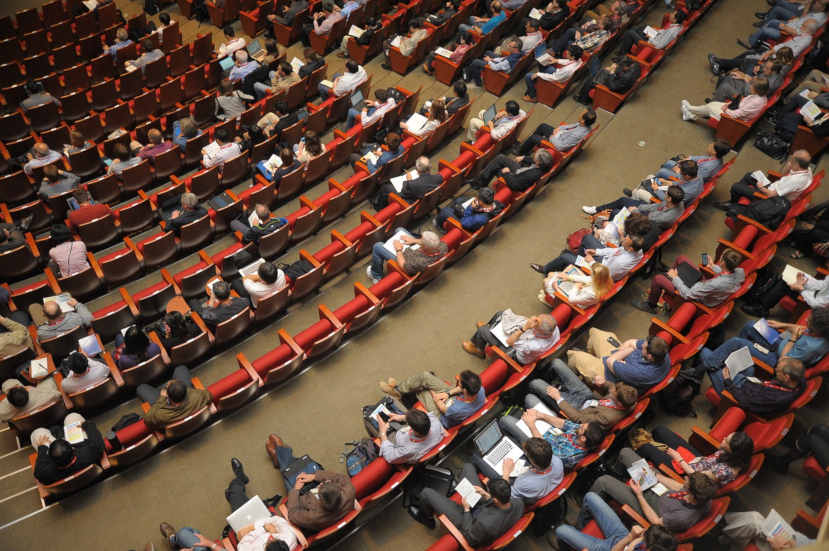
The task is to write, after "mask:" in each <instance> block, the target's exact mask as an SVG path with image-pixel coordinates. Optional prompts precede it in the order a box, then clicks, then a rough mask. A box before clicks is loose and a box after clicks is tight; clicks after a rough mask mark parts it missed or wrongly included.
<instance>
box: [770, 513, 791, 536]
mask: <svg viewBox="0 0 829 551" xmlns="http://www.w3.org/2000/svg"><path fill="white" fill-rule="evenodd" d="M763 534H765V535H766V537H769V538H772V537H774V536H777V535H780V534H783V536H784V537H785V538H787V539H792V538H794V529H793V528H792V527H791V525H790V524H789V523H788V522H786V521H785V520H783V517H781V516H780V513H778V512H777V511H775V510H774V509H772V510H771V511H769V514H768V516H767V517H766V519H765V520H764V521H763Z"/></svg>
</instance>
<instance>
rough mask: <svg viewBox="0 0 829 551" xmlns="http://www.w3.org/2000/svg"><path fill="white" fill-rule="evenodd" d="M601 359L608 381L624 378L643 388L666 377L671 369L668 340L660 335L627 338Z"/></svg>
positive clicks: (622, 379) (624, 380)
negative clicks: (617, 347) (637, 338)
mask: <svg viewBox="0 0 829 551" xmlns="http://www.w3.org/2000/svg"><path fill="white" fill-rule="evenodd" d="M602 362H604V365H605V376H604V378H605V380H606V381H607V382H609V383H617V382H619V381H622V382H625V383H628V384H629V385H631V386H635V387H637V388H639V389H640V390H641V389H646V388H648V387H651V386H653V385H655V384H656V383H658V382H659V381H661V380H662V379H664V378H665V375H667V374H668V371H669V370H670V369H671V358H670V357H669V355H668V343H666V342H665V341H664V340H662V339H661V338H660V337H648V338H647V339H639V340H634V339H631V340H628V341H626V342H624V343H622V346H621V347H620V348H619V349H617V350H615V351H613V352H612V353H611V354H610V355H608V356H605V357H604V358H602Z"/></svg>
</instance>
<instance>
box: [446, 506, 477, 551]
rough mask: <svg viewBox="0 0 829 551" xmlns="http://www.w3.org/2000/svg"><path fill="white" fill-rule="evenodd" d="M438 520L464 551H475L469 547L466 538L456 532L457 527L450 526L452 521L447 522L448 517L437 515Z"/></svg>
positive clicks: (459, 532) (458, 531)
mask: <svg viewBox="0 0 829 551" xmlns="http://www.w3.org/2000/svg"><path fill="white" fill-rule="evenodd" d="M438 520H439V521H440V523H441V524H443V526H444V528H446V530H447V531H448V532H449V533H450V534H452V537H453V538H455V540H457V542H458V544H459V545H460V546H461V548H462V549H463V550H464V551H475V550H474V549H473V548H472V546H471V545H469V542H468V541H466V538H465V537H464V536H463V534H461V531H460V530H458V527H457V526H455V525H454V524H452V521H451V520H449V517H447V516H446V515H438Z"/></svg>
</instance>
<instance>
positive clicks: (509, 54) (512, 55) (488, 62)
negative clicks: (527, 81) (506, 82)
mask: <svg viewBox="0 0 829 551" xmlns="http://www.w3.org/2000/svg"><path fill="white" fill-rule="evenodd" d="M522 56H523V54H522V53H521V41H520V40H518V39H517V38H513V39H511V40H510V41H509V42H508V43H507V45H506V46H505V47H503V48H502V49H501V55H495V52H491V51H487V52H485V53H484V57H483V59H473V60H472V62H471V63H470V64H469V65H467V66H466V67H465V68H464V69H463V79H464V80H465V81H466V82H472V83H474V84H475V85H476V86H483V85H484V81H483V76H482V75H483V72H484V67H489V68H490V69H492V70H493V71H503V72H505V73H509V72H511V71H512V69H513V67H515V65H516V64H517V63H518V62H519V61H520V60H521V57H522Z"/></svg>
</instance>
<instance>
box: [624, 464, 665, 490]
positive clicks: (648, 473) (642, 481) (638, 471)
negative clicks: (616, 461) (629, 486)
mask: <svg viewBox="0 0 829 551" xmlns="http://www.w3.org/2000/svg"><path fill="white" fill-rule="evenodd" d="M628 474H629V475H630V479H631V480H635V481H636V483H637V484H639V487H640V488H642V489H643V490H648V489H650V488H652V487H653V486H656V484H658V483H659V481H658V480H657V479H656V473H654V472H653V469H651V467H650V465H648V462H647V461H645V460H644V459H639V460H638V461H634V462H633V463H631V465H630V467H628Z"/></svg>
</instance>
